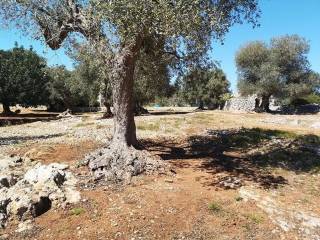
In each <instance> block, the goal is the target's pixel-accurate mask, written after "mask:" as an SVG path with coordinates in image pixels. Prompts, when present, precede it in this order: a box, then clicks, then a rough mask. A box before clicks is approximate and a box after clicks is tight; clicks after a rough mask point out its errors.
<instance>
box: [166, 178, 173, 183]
mask: <svg viewBox="0 0 320 240" xmlns="http://www.w3.org/2000/svg"><path fill="white" fill-rule="evenodd" d="M164 181H165V182H167V183H173V180H172V179H165V180H164Z"/></svg>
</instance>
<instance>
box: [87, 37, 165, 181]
mask: <svg viewBox="0 0 320 240" xmlns="http://www.w3.org/2000/svg"><path fill="white" fill-rule="evenodd" d="M137 44H141V43H139V42H137V43H136V45H134V46H128V47H125V48H123V49H122V51H120V52H119V53H118V55H117V56H116V58H115V62H114V66H113V70H112V72H111V73H110V74H111V76H110V79H111V86H112V95H113V114H114V118H113V119H114V131H113V138H112V141H111V143H110V145H109V146H108V147H107V148H104V149H99V150H98V151H96V152H94V153H92V154H91V155H89V156H88V157H87V161H88V162H89V168H90V169H91V170H92V171H93V173H94V175H95V177H96V179H100V178H103V179H106V180H108V181H113V182H114V181H115V182H117V181H125V182H128V181H130V179H131V177H132V176H135V175H138V174H140V173H142V172H148V173H151V172H154V171H159V169H163V166H164V164H163V163H162V161H160V160H157V159H155V157H154V156H152V155H151V154H150V153H148V152H147V151H139V150H136V148H137V147H138V141H137V137H136V126H135V122H134V101H133V84H134V77H133V76H134V68H135V62H136V54H137V51H139V47H140V46H139V45H137Z"/></svg>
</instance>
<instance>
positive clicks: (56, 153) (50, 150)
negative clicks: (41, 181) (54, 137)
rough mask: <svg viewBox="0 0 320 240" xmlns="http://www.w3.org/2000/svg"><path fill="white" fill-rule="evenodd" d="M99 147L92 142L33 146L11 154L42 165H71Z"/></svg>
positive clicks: (99, 145)
mask: <svg viewBox="0 0 320 240" xmlns="http://www.w3.org/2000/svg"><path fill="white" fill-rule="evenodd" d="M99 147H101V144H99V143H97V142H93V141H81V142H75V143H72V144H50V145H39V144H34V145H32V146H26V147H23V148H20V149H17V150H15V151H13V152H11V153H12V154H15V155H19V156H23V155H24V156H26V157H29V158H31V159H34V160H37V161H41V162H42V163H43V164H50V163H54V162H58V163H67V164H72V163H75V162H76V161H78V160H80V159H82V158H84V157H85V155H86V154H88V153H89V152H92V151H94V150H95V149H97V148H99Z"/></svg>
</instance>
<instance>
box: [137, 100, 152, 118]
mask: <svg viewBox="0 0 320 240" xmlns="http://www.w3.org/2000/svg"><path fill="white" fill-rule="evenodd" d="M134 113H135V115H136V116H140V115H142V114H148V113H149V111H148V110H147V109H145V108H144V107H143V106H142V104H140V103H139V102H138V101H136V103H135V108H134Z"/></svg>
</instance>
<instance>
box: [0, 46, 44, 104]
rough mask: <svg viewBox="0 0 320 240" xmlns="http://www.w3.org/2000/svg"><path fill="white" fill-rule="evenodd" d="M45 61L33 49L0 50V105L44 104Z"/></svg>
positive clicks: (17, 47)
mask: <svg viewBox="0 0 320 240" xmlns="http://www.w3.org/2000/svg"><path fill="white" fill-rule="evenodd" d="M47 82H48V77H47V74H46V61H45V60H44V59H43V58H42V57H40V56H38V55H37V54H36V53H35V52H34V51H33V50H32V48H30V49H29V50H26V49H24V48H23V47H19V46H18V45H17V44H16V46H15V47H14V48H13V49H11V50H8V51H4V50H0V103H2V104H4V105H7V106H12V105H15V104H21V105H22V106H37V105H41V104H44V103H45V97H46V95H47V94H46V85H47Z"/></svg>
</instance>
